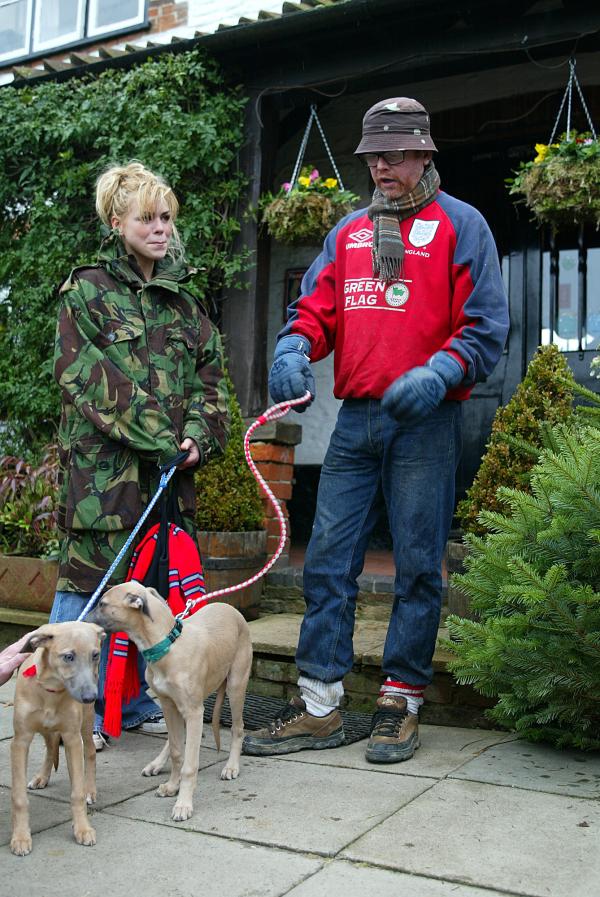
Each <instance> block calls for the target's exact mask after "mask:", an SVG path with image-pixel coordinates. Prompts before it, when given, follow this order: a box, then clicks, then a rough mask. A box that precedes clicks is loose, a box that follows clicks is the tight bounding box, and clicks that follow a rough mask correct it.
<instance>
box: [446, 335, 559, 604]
mask: <svg viewBox="0 0 600 897" xmlns="http://www.w3.org/2000/svg"><path fill="white" fill-rule="evenodd" d="M574 386H575V380H574V377H573V374H572V373H571V370H570V368H569V366H568V364H567V362H566V360H565V357H564V355H563V354H562V353H561V352H560V351H559V349H558V348H557V347H556V346H554V345H551V346H540V347H539V348H538V350H537V352H536V353H535V355H534V356H533V358H532V359H531V361H530V363H529V365H528V368H527V372H526V374H525V377H524V378H523V380H522V382H521V383H520V384H519V385H518V387H517V389H516V390H515V393H514V395H513V396H512V398H511V399H510V400H509V402H508V403H507V404H506V405H503V406H500V407H499V408H498V410H497V412H496V415H495V417H494V420H493V423H492V432H491V435H490V439H489V442H488V444H487V446H486V450H485V453H484V455H483V458H482V459H481V464H480V466H479V469H478V471H477V474H476V475H475V479H474V481H473V484H472V486H471V487H470V488H469V489H468V490H467V493H466V497H465V498H464V499H463V500H462V501H460V502H459V503H458V507H457V509H456V516H457V519H458V521H459V523H460V525H461V527H462V531H463V533H464V534H466V535H467V536H468V537H469V536H475V537H482V536H484V535H485V534H486V533H487V532H488V529H487V526H486V523H485V521H483V520H482V519H481V516H480V515H481V513H482V512H483V511H485V512H500V511H501V510H502V509H503V505H502V503H501V500H500V498H499V497H498V494H497V492H498V489H499V488H500V487H501V486H504V487H509V488H517V489H522V490H525V491H529V489H530V485H529V478H530V474H531V469H532V467H533V466H534V464H535V463H536V461H537V458H538V453H539V449H540V448H541V447H542V445H543V443H544V438H545V436H544V434H545V433H546V432H547V430H548V427H549V426H554V425H556V424H559V423H568V422H569V421H570V420H571V418H572V415H573V392H574ZM468 550H469V539H468V538H467V540H466V541H465V540H464V539H463V538H462V535H461V536H460V537H459V538H457V539H455V540H451V541H449V543H448V547H447V559H446V563H447V568H448V574H449V584H448V609H449V611H450V613H453V614H457V615H458V616H461V617H469V616H471V615H472V611H471V608H470V604H469V601H468V596H466V595H465V594H464V592H463V591H459V590H458V589H457V588H456V587H455V585H454V584H453V575H454V574H457V573H461V572H462V570H463V569H464V560H465V557H466V554H467V552H468Z"/></svg>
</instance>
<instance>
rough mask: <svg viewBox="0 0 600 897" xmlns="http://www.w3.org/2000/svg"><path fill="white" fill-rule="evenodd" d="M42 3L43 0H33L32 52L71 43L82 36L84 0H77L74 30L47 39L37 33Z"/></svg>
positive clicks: (84, 16) (84, 12) (84, 14)
mask: <svg viewBox="0 0 600 897" xmlns="http://www.w3.org/2000/svg"><path fill="white" fill-rule="evenodd" d="M46 2H48V0H46ZM43 3H44V0H34V2H33V16H32V17H31V22H30V28H31V33H30V46H31V48H32V50H33V52H34V53H38V52H42V51H44V50H53V49H55V48H59V47H64V46H65V45H67V44H70V43H73V41H78V40H81V39H82V38H83V36H84V31H85V18H86V5H87V4H86V0H77V27H76V29H75V31H71V32H70V33H69V34H65V35H60V36H59V37H55V38H50V39H48V40H42V39H41V38H40V35H39V28H40V20H41V13H42V6H43Z"/></svg>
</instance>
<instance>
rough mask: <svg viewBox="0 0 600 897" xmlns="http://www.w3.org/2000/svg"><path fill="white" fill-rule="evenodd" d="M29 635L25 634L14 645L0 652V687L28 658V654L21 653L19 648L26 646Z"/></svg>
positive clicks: (29, 633)
mask: <svg viewBox="0 0 600 897" xmlns="http://www.w3.org/2000/svg"><path fill="white" fill-rule="evenodd" d="M30 635H31V632H28V633H26V634H25V635H24V636H23V637H22V638H20V639H19V641H18V642H15V643H14V645H9V646H8V648H5V649H4V651H0V685H4V683H5V682H8V680H9V679H10V677H11V676H12V673H13V670H15V669H16V668H17V667H18V666H19V665H20V664H21V663H23V661H24V660H25V658H26V657H29V654H30V652H25V653H23V652H22V651H21V648H23V647H24V646H25V645H26V644H27V642H28V641H29V636H30Z"/></svg>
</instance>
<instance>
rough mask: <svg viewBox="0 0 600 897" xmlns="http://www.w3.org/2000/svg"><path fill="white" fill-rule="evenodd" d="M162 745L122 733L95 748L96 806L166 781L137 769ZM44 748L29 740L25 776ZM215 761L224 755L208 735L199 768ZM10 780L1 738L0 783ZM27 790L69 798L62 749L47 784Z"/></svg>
mask: <svg viewBox="0 0 600 897" xmlns="http://www.w3.org/2000/svg"><path fill="white" fill-rule="evenodd" d="M163 744H164V738H156V737H153V736H149V735H142V734H140V733H135V732H125V733H123V735H122V736H121V738H120V739H118V740H116V739H115V740H113V741H112V742H111V745H110V746H109V747H107V748H105V749H104V750H103V751H99V752H98V753H97V754H96V785H97V788H98V803H97V807H99V808H102V807H105V806H108V805H109V804H114V803H117V802H119V801H122V800H125V799H126V798H128V797H132V796H134V795H137V794H143V793H145V792H151V793H152V794H153V793H154V791H155V790H156V788H157V787H158V785H159V784H160V783H161V782H164V781H166V779H167V777H168V773H167V772H162V773H161V774H160V775H159V776H153V777H151V778H147V777H145V776H142V775H141V770H142V768H143V767H144V766H146V764H147V763H149V762H150V761H151V760H152V759H153V758H154V757H155V756H156V755H157V754H158V753H159V751H160V749H161V747H162V745H163ZM44 751H45V745H44V741H43V739H42V738H41V737H40V736H39V735H38V736H36V737H35V738H34V739H33V742H32V744H31V749H30V751H29V763H28V779H31V778H32V777H33V776H34V775H35V773H36V772H37V770H38V768H39V767H40V765H41V763H42V759H43V756H44ZM219 760H222V762H223V765H225V760H226V754H222V755H217V754H216V752H215V750H214V741H213V740H212V736H211V748H201V751H200V767H199V768H200V769H205V768H206V767H208V766H212V765H213V764H215V763H217V762H218V761H219ZM167 768H169V767H167ZM219 771H220V770H219ZM215 775H216V773H215ZM10 782H11V773H10V741H5V742H3V743H2V744H0V785H5V786H8V785H10ZM29 793H30V794H35V795H36V796H40V797H43V798H49V799H51V800H57V801H64V802H67V803H68V802H69V801H70V799H71V798H70V793H71V784H70V780H69V774H68V770H67V762H66V758H65V754H64V750H63V749H62V748H61V749H60V758H59V765H58V769H57V770H53V772H52V776H51V778H50V782H49V784H48V787H47V788H44V789H42V790H40V791H30V792H29Z"/></svg>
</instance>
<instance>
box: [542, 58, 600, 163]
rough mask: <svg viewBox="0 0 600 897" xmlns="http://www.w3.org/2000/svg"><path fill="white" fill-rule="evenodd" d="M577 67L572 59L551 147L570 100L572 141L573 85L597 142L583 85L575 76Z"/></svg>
mask: <svg viewBox="0 0 600 897" xmlns="http://www.w3.org/2000/svg"><path fill="white" fill-rule="evenodd" d="M575 65H576V61H575V60H574V59H570V60H569V80H568V82H567V86H566V88H565V92H564V94H563V98H562V100H561V103H560V108H559V110H558V115H557V116H556V121H555V122H554V127H553V128H552V134H551V135H550V140H549V141H548V144H549V145H550V144H552V143H553V142H554V137H555V135H556V131H557V128H558V123H559V121H560V117H561V115H562V111H563V109H564V107H565V102H566V101H567V100H568V103H567V142H569V141H570V140H571V136H570V135H571V109H572V104H573V84H575V87H576V88H577V93H578V94H579V99H580V100H581V105H582V107H583V111H584V112H585V115H586V118H587V121H588V125H589V127H590V131H591V134H592V137H593V138H594V140H596V129H595V128H594V125H593V123H592V118H591V116H590V113H589V110H588V107H587V105H586V102H585V100H584V98H583V92H582V90H581V85H580V83H579V79H578V77H577V75H576V74H575Z"/></svg>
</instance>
